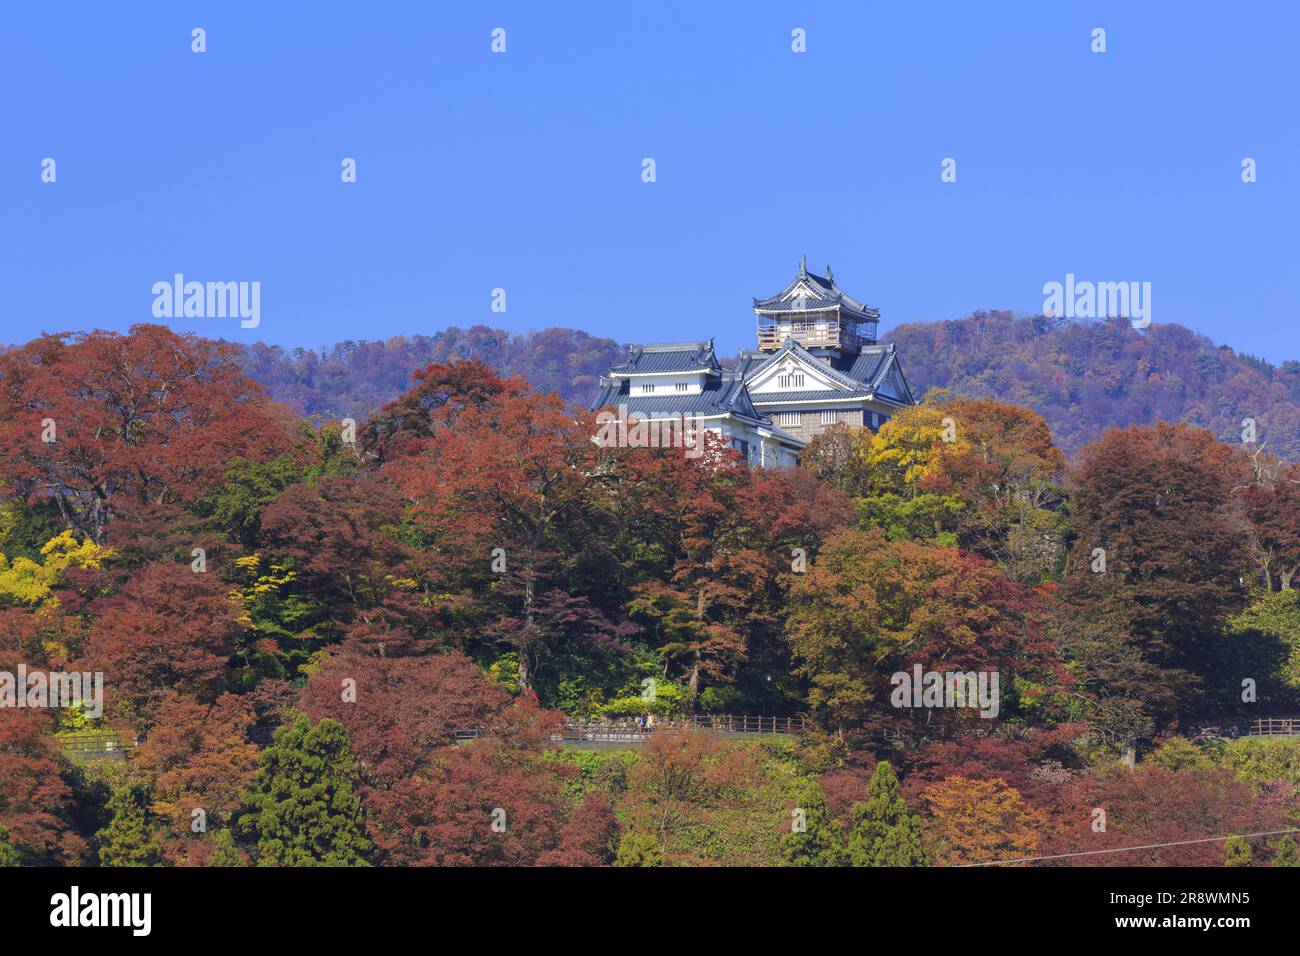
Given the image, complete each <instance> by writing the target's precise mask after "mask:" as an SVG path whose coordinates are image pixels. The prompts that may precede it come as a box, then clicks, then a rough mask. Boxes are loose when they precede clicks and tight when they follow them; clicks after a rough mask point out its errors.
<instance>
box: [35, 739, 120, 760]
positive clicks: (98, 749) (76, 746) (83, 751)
mask: <svg viewBox="0 0 1300 956" xmlns="http://www.w3.org/2000/svg"><path fill="white" fill-rule="evenodd" d="M55 740H57V741H58V743H59V749H60V750H62V751H63V752H64V753H65V754H67V755H68V756H69V757H80V758H81V759H83V760H96V759H104V760H125V759H126V755H127V753H129V752H130V751H131V749H132V748H134V747H135V741H132V740H123V739H122V738H121V737H118V736H116V735H112V734H62V735H60V736H58V737H56V738H55Z"/></svg>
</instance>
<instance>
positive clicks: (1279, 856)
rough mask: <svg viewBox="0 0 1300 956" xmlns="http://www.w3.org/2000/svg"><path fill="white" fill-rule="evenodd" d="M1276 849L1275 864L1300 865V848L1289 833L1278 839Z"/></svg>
mask: <svg viewBox="0 0 1300 956" xmlns="http://www.w3.org/2000/svg"><path fill="white" fill-rule="evenodd" d="M1275 849H1276V852H1275V853H1274V854H1273V865H1274V866H1300V848H1297V846H1296V842H1295V838H1294V837H1292V836H1291V835H1290V834H1289V833H1288V834H1287V835H1286V836H1284V837H1283V838H1282V839H1280V840H1278V841H1277V847H1276V848H1275Z"/></svg>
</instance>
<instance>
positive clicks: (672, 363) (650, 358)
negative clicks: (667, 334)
mask: <svg viewBox="0 0 1300 956" xmlns="http://www.w3.org/2000/svg"><path fill="white" fill-rule="evenodd" d="M627 350H628V357H627V361H626V362H624V363H622V364H621V365H615V366H614V367H613V368H611V369H610V373H611V374H613V375H645V374H649V373H653V372H703V371H716V370H717V369H719V368H721V366H720V365H719V364H718V359H717V356H715V355H714V354H713V339H707V340H705V341H703V342H674V343H671V344H667V345H629V346H628V347H627Z"/></svg>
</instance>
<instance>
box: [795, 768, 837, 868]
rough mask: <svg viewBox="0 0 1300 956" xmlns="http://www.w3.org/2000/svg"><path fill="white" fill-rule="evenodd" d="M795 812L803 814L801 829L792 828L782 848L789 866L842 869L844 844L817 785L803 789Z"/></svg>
mask: <svg viewBox="0 0 1300 956" xmlns="http://www.w3.org/2000/svg"><path fill="white" fill-rule="evenodd" d="M797 800H798V804H797V806H796V807H795V809H796V810H798V811H802V822H803V829H802V830H794V829H791V831H790V832H789V833H787V834H786V835H785V839H784V841H783V845H782V848H781V852H782V855H783V856H784V858H785V861H786V863H787V865H789V866H843V865H844V862H845V856H844V844H843V841H842V840H841V839H840V835H839V832H838V831H837V830H836V828H835V825H834V824H833V823H832V822H831V819H830V813H829V811H828V810H827V808H826V796H825V794H823V793H822V788H821V787H820V786H818V785H817V784H816V783H815V782H811V781H810V782H809V783H808V784H807V785H806V786H805V787H803V788H802V789H801V790H800V792H799V795H798V797H797Z"/></svg>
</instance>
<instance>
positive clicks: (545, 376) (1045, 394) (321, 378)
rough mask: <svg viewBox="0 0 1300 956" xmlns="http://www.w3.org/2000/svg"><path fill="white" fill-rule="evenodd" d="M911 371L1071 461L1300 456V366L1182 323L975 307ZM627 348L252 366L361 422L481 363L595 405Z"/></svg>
mask: <svg viewBox="0 0 1300 956" xmlns="http://www.w3.org/2000/svg"><path fill="white" fill-rule="evenodd" d="M886 338H887V339H889V340H892V341H895V342H897V343H898V345H899V349H900V351H901V354H902V364H903V371H904V373H905V374H906V375H907V379H908V382H909V383H910V384H911V386H912V390H913V392H915V393H916V395H917V396H918V397H919V396H921V395H923V394H924V393H925V392H926V391H928V390H929V389H931V388H948V389H952V390H954V391H957V392H961V393H964V394H966V395H968V396H970V397H973V398H997V399H999V400H1001V401H1005V402H1011V403H1013V404H1017V405H1024V406H1026V407H1028V408H1032V409H1033V410H1034V411H1036V412H1038V413H1039V414H1041V415H1042V416H1044V417H1045V418H1046V419H1047V421H1048V423H1049V424H1050V425H1051V427H1052V433H1053V435H1054V436H1055V439H1056V442H1057V444H1058V445H1059V446H1060V447H1061V448H1062V449H1063V450H1065V451H1066V453H1067V454H1073V453H1074V452H1076V451H1077V450H1078V449H1079V448H1081V447H1082V446H1083V445H1085V444H1087V443H1088V442H1090V441H1092V440H1093V439H1095V438H1096V437H1097V436H1099V435H1100V434H1101V432H1102V431H1103V430H1104V429H1106V428H1108V427H1111V426H1118V427H1124V426H1127V425H1135V424H1142V425H1146V424H1152V423H1154V422H1156V421H1168V422H1179V421H1183V422H1188V423H1190V424H1194V425H1203V426H1205V427H1208V428H1210V429H1212V430H1213V431H1214V433H1215V435H1216V436H1217V437H1218V438H1219V439H1221V440H1223V441H1239V440H1240V437H1241V429H1242V425H1241V422H1242V419H1244V418H1253V419H1255V421H1256V422H1257V423H1258V431H1259V440H1260V441H1261V442H1264V443H1266V444H1267V447H1268V449H1269V450H1270V451H1274V452H1277V453H1278V454H1281V455H1284V456H1286V457H1287V458H1290V459H1292V460H1300V362H1296V361H1290V362H1284V363H1283V364H1282V365H1281V366H1280V367H1276V366H1273V365H1270V364H1268V363H1267V362H1263V361H1261V360H1259V359H1256V358H1253V357H1252V356H1248V355H1240V354H1237V353H1236V352H1234V351H1233V350H1232V349H1231V348H1228V347H1227V346H1219V345H1215V344H1214V343H1213V342H1211V341H1210V340H1209V339H1207V338H1205V337H1204V336H1202V335H1199V334H1197V333H1195V332H1193V331H1191V330H1190V329H1186V328H1184V327H1182V326H1180V325H1153V326H1151V328H1149V329H1147V330H1145V331H1141V332H1139V331H1135V330H1134V329H1132V328H1131V327H1130V326H1129V324H1128V323H1127V322H1125V321H1123V320H1114V321H1110V322H1085V323H1079V322H1069V321H1065V320H1060V319H1056V320H1053V319H1047V318H1043V317H1041V316H1039V317H1035V318H1021V319H1017V318H1014V317H1012V315H1011V314H1010V313H1009V312H992V313H985V312H977V313H975V314H974V315H972V316H970V317H968V318H964V319H956V320H951V321H946V322H927V323H914V324H909V325H902V326H899V327H898V328H896V329H894V330H893V331H892V332H890V333H889V334H888V335H887V336H886ZM623 355H624V351H623V348H622V346H620V345H619V344H618V343H616V342H614V341H613V340H612V339H604V338H596V337H593V336H591V335H588V334H587V333H586V332H581V331H577V330H573V329H563V328H552V329H545V330H543V331H540V332H532V333H527V334H514V333H510V332H504V331H501V330H499V329H490V328H488V327H487V326H483V325H475V326H472V327H470V328H469V329H460V328H456V327H454V326H453V327H452V328H449V329H447V330H446V331H443V332H439V333H437V334H435V335H430V336H426V335H414V336H409V337H407V336H398V337H395V338H391V339H388V340H387V341H365V340H361V341H357V342H353V341H346V342H340V343H337V344H335V345H333V346H331V347H329V348H327V349H326V348H323V349H322V350H321V351H320V352H316V351H313V350H310V349H308V350H303V349H293V350H288V351H286V350H284V349H281V348H278V347H272V346H267V345H262V344H260V343H259V344H257V345H252V346H246V347H245V348H244V357H243V364H244V366H245V368H246V369H247V371H248V373H249V374H250V375H251V376H252V377H253V378H255V379H256V380H257V381H259V382H261V383H262V384H263V385H264V386H265V387H266V388H267V389H268V390H269V391H270V393H271V395H272V397H274V398H275V399H276V400H278V401H282V402H286V403H287V404H289V405H291V406H293V408H294V409H296V410H297V411H298V412H299V413H301V414H303V415H313V414H316V415H320V416H321V417H322V418H341V417H344V416H350V417H352V418H356V419H358V420H360V419H363V418H365V417H366V415H367V414H369V413H370V412H371V411H373V410H374V409H377V408H379V407H380V406H381V405H383V404H384V403H385V402H387V401H389V400H391V399H393V398H395V397H397V396H398V395H399V394H401V393H402V392H403V391H405V390H406V389H407V388H408V387H409V385H410V381H411V373H412V372H413V371H415V370H416V369H417V368H422V367H423V366H425V365H428V364H429V363H431V362H446V361H449V360H452V359H456V358H478V359H482V360H483V361H484V362H486V363H487V364H488V365H490V366H491V367H492V368H494V369H496V370H497V371H498V372H500V373H502V374H505V375H515V374H518V375H522V376H523V377H524V378H525V379H527V380H528V382H529V383H530V384H531V385H532V386H533V387H534V388H537V389H540V390H549V391H555V392H558V393H559V394H560V395H561V396H562V397H563V398H564V399H565V400H566V401H568V402H570V403H572V404H575V405H585V404H586V403H587V402H588V401H589V400H590V398H591V396H592V394H593V393H594V392H595V386H596V380H597V378H598V377H599V376H600V375H601V373H603V372H604V371H605V370H606V369H607V368H608V367H609V366H610V365H611V364H613V363H614V362H616V361H619V360H621V358H622V356H623Z"/></svg>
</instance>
